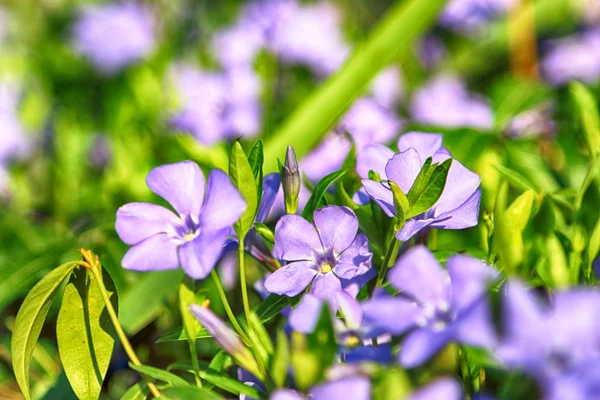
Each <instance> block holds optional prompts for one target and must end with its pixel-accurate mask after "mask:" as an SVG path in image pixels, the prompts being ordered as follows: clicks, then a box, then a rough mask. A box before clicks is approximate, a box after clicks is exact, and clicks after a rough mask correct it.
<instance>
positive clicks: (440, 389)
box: [408, 378, 463, 400]
mask: <svg viewBox="0 0 600 400" xmlns="http://www.w3.org/2000/svg"><path fill="white" fill-rule="evenodd" d="M462 398H463V397H462V387H461V386H460V383H458V382H457V381H456V380H455V379H452V378H439V379H436V380H435V381H433V382H432V383H430V384H428V385H426V386H424V387H421V388H419V389H417V390H416V391H415V392H414V393H413V394H412V395H411V396H410V397H409V398H408V400H432V399H440V400H460V399H462Z"/></svg>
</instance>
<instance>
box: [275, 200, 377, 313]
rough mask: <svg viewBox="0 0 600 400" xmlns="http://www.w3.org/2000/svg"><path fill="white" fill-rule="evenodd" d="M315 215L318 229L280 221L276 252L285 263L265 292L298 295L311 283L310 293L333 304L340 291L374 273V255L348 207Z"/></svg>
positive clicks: (294, 218) (292, 219) (292, 218)
mask: <svg viewBox="0 0 600 400" xmlns="http://www.w3.org/2000/svg"><path fill="white" fill-rule="evenodd" d="M313 215H314V222H315V226H313V225H312V224H310V223H309V222H308V221H307V220H305V219H304V218H302V217H300V216H298V215H286V216H284V217H282V218H281V219H280V220H279V222H278V223H277V226H276V227H275V254H276V256H277V257H278V258H279V259H281V260H282V261H285V262H286V263H287V264H286V265H285V266H283V267H281V268H280V269H278V270H277V271H275V272H274V273H273V274H271V275H270V276H269V277H268V278H267V280H266V281H265V288H266V289H267V290H268V291H269V292H271V293H277V294H282V295H286V296H295V295H297V294H298V293H300V292H302V291H303V290H304V289H306V288H307V287H308V286H309V285H310V289H309V292H310V293H312V294H313V295H315V296H316V297H319V298H322V299H327V300H329V301H331V302H335V294H336V293H337V292H339V291H340V290H342V289H346V290H348V289H347V288H348V287H350V286H351V285H352V283H354V282H353V281H354V280H355V279H358V280H360V277H363V276H364V275H365V274H367V273H369V272H371V271H372V269H371V258H372V257H373V254H372V253H371V252H370V251H369V246H368V243H367V237H366V236H365V235H363V234H359V235H357V232H358V219H357V218H356V215H354V213H353V212H352V210H350V209H349V208H348V207H339V206H327V207H323V208H321V209H319V210H315V212H314V214H313ZM315 227H316V228H315ZM354 294H356V293H354Z"/></svg>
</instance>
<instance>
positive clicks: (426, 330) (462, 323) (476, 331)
mask: <svg viewBox="0 0 600 400" xmlns="http://www.w3.org/2000/svg"><path fill="white" fill-rule="evenodd" d="M446 266H447V271H445V270H444V269H442V267H441V265H440V264H439V262H438V261H437V260H436V259H435V257H434V256H433V254H432V253H431V252H430V251H429V250H427V248H426V247H424V246H417V247H414V248H412V249H411V250H409V251H408V252H407V253H406V254H405V255H404V256H402V257H401V258H400V259H399V260H398V261H397V262H396V265H395V266H394V268H392V269H391V270H390V273H389V280H390V282H391V284H392V286H393V287H394V288H395V289H398V290H400V291H401V295H400V296H396V297H391V296H383V295H382V296H377V297H375V298H373V299H371V300H369V301H367V302H366V303H363V311H364V314H365V318H366V320H367V321H368V322H369V323H372V324H373V325H374V326H378V327H381V328H382V329H385V330H387V331H388V332H390V333H393V334H396V335H400V334H404V333H405V332H407V331H409V330H410V332H409V333H408V334H407V335H406V338H405V339H404V342H403V344H402V348H401V350H400V356H399V358H400V363H401V364H402V365H403V366H405V367H407V368H412V367H415V366H417V365H420V364H422V363H423V362H425V361H426V360H428V359H429V358H430V357H431V356H433V355H434V354H435V353H437V352H438V351H439V350H441V349H442V348H443V347H444V346H445V345H446V344H448V343H450V342H453V341H456V342H459V343H464V344H468V345H473V346H483V347H489V346H492V345H494V343H495V334H494V329H493V327H492V325H491V315H490V311H489V307H488V304H487V301H486V299H485V297H486V291H487V286H488V284H489V283H491V281H493V280H494V279H496V278H497V277H498V272H497V271H495V270H494V269H492V268H491V267H490V266H488V265H486V264H485V263H484V262H482V261H480V260H477V259H475V258H472V257H469V256H465V255H455V256H452V257H450V258H449V259H448V262H447V265H446Z"/></svg>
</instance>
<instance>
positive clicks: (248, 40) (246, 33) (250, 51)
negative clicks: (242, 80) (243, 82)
mask: <svg viewBox="0 0 600 400" xmlns="http://www.w3.org/2000/svg"><path fill="white" fill-rule="evenodd" d="M264 46H265V38H264V34H263V32H262V29H261V27H260V26H259V25H258V24H257V23H255V21H252V20H250V19H249V18H248V16H247V15H243V16H242V18H241V19H240V21H239V22H238V23H237V24H235V25H234V26H232V27H230V28H227V29H224V30H222V31H220V32H217V33H216V35H215V37H214V38H213V40H212V47H213V53H214V54H215V55H216V56H217V59H218V60H219V62H220V63H221V65H222V66H223V67H225V68H227V69H229V68H237V67H240V66H241V67H247V66H250V65H252V64H253V63H254V59H255V58H256V56H257V55H258V53H259V52H260V50H261V49H262V48H263V47H264Z"/></svg>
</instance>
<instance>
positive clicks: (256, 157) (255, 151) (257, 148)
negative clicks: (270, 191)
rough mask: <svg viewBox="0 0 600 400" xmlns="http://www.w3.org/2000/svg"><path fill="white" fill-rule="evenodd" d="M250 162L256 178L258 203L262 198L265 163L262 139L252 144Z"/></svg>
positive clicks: (249, 155)
mask: <svg viewBox="0 0 600 400" xmlns="http://www.w3.org/2000/svg"><path fill="white" fill-rule="evenodd" d="M248 162H249V163H250V168H252V173H253V174H254V179H255V180H256V189H257V191H256V192H257V194H258V204H260V200H261V198H262V184H263V164H264V162H265V154H264V151H263V141H262V139H258V140H257V141H256V143H254V146H252V149H250V154H248Z"/></svg>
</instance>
